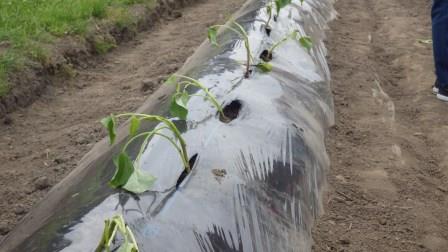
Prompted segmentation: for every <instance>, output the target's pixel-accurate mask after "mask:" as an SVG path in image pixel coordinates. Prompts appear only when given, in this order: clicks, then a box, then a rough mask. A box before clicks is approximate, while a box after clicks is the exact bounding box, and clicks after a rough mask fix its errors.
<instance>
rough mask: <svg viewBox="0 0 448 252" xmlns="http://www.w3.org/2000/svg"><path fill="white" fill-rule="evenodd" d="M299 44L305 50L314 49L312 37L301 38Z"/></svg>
mask: <svg viewBox="0 0 448 252" xmlns="http://www.w3.org/2000/svg"><path fill="white" fill-rule="evenodd" d="M299 43H300V45H301V46H302V47H303V48H305V49H307V50H311V48H313V41H312V40H311V38H310V37H307V36H304V37H301V38H300V39H299Z"/></svg>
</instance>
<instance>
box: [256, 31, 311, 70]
mask: <svg viewBox="0 0 448 252" xmlns="http://www.w3.org/2000/svg"><path fill="white" fill-rule="evenodd" d="M290 39H292V40H294V41H297V42H299V44H300V45H301V46H302V47H303V48H305V49H307V50H311V48H312V47H313V42H312V40H311V38H310V37H308V36H300V37H299V33H298V31H293V32H291V33H290V34H288V35H286V36H284V37H283V38H282V39H280V40H279V41H277V42H276V43H274V44H273V45H272V46H271V47H270V48H269V49H266V50H263V52H262V53H261V55H260V58H261V59H262V60H263V61H265V62H269V61H271V60H272V57H273V53H274V50H275V49H276V48H278V47H279V46H280V45H282V44H283V43H285V42H286V41H288V40H290Z"/></svg>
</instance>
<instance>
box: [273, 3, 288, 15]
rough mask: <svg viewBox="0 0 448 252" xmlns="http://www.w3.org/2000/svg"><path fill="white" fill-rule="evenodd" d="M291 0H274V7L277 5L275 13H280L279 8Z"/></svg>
mask: <svg viewBox="0 0 448 252" xmlns="http://www.w3.org/2000/svg"><path fill="white" fill-rule="evenodd" d="M291 2H292V0H275V7H277V15H278V14H279V13H280V10H281V9H282V8H284V7H286V6H287V5H288V4H290V3H291Z"/></svg>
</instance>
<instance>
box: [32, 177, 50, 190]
mask: <svg viewBox="0 0 448 252" xmlns="http://www.w3.org/2000/svg"><path fill="white" fill-rule="evenodd" d="M34 187H35V188H36V189H37V190H44V189H46V188H48V187H50V181H49V180H48V178H47V177H46V176H42V177H39V178H37V179H36V180H35V181H34Z"/></svg>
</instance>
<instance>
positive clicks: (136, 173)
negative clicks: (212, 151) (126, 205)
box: [101, 113, 191, 194]
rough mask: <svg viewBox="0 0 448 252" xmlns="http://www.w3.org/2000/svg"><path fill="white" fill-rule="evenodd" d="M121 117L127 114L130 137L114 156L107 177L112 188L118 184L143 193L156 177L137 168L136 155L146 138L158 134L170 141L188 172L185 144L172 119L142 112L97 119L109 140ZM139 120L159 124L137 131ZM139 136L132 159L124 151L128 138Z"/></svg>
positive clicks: (114, 133) (140, 153)
mask: <svg viewBox="0 0 448 252" xmlns="http://www.w3.org/2000/svg"><path fill="white" fill-rule="evenodd" d="M122 117H123V118H130V126H129V133H130V137H131V138H130V139H129V140H128V142H127V143H126V144H125V145H124V147H123V149H122V150H121V152H120V154H119V155H118V157H117V158H116V159H115V160H114V164H115V166H116V171H115V175H114V176H113V178H112V179H111V180H110V181H109V185H110V186H111V187H112V188H122V189H124V190H126V191H128V192H132V193H135V194H138V193H143V192H145V191H148V190H149V189H151V187H152V186H153V184H154V182H155V180H156V178H155V177H154V176H152V175H151V174H147V173H145V172H144V171H141V170H140V168H139V167H138V165H139V164H140V158H141V156H142V154H143V152H144V150H145V148H146V146H147V144H148V142H149V140H151V139H152V137H154V136H160V137H162V138H164V139H166V140H167V141H168V142H170V143H171V145H172V146H173V147H174V148H175V149H176V151H177V152H178V153H179V156H180V157H181V159H182V163H183V165H184V169H185V170H184V172H185V173H186V174H188V173H190V170H191V168H190V164H189V158H188V154H187V145H186V143H185V140H184V139H183V137H182V135H181V133H180V131H179V129H178V128H177V127H176V125H174V123H173V122H171V121H170V120H168V119H167V118H165V117H163V116H156V115H146V114H138V113H125V114H120V115H110V116H108V117H106V118H104V119H103V120H101V123H102V124H103V125H104V126H105V127H106V128H107V130H108V133H109V140H110V143H111V144H113V143H114V142H115V137H116V121H117V118H122ZM142 121H153V122H159V123H161V124H162V126H159V127H157V128H155V129H153V130H151V131H146V132H142V133H138V130H139V128H140V124H141V122H142ZM164 130H168V131H170V132H171V133H172V135H173V137H172V136H168V135H166V134H164V133H162V132H163V131H164ZM140 138H143V139H144V140H143V143H142V145H141V146H140V150H139V152H138V155H137V157H136V158H135V160H134V161H132V160H131V158H130V157H129V155H128V154H127V152H126V151H127V149H128V147H129V146H130V144H131V143H132V142H134V141H135V140H137V139H140ZM134 164H137V166H135V165H134Z"/></svg>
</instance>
